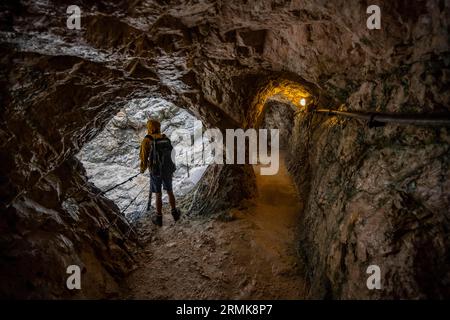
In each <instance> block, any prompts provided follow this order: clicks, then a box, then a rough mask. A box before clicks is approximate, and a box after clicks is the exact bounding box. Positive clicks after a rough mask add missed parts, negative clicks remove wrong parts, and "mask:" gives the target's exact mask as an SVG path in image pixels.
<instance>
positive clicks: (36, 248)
mask: <svg viewBox="0 0 450 320" xmlns="http://www.w3.org/2000/svg"><path fill="white" fill-rule="evenodd" d="M98 192H99V190H98V189H95V188H93V187H92V186H91V185H90V184H88V183H87V178H86V177H85V172H84V169H83V167H82V166H81V164H80V162H79V161H78V160H76V159H72V160H70V161H67V162H65V163H64V165H62V166H60V167H59V168H58V169H56V170H55V171H53V172H52V173H51V174H49V175H47V176H46V177H45V178H43V179H42V180H41V181H40V182H39V183H38V184H37V185H36V186H35V187H34V188H33V189H32V190H31V191H30V192H28V193H27V194H26V195H24V196H20V197H18V198H17V199H16V200H14V201H13V203H12V205H11V206H10V207H9V208H8V209H6V210H5V211H2V220H1V224H0V228H1V233H0V251H1V252H2V254H1V256H0V281H1V286H0V296H1V297H3V298H22V299H23V298H27V299H54V298H104V297H114V296H115V295H116V294H117V293H118V291H119V285H118V280H119V279H120V278H121V277H122V276H123V275H124V274H125V273H126V272H128V270H129V269H130V267H131V266H132V263H133V258H132V256H131V253H130V252H131V249H132V246H134V244H133V242H132V241H130V240H128V238H129V239H131V240H132V239H133V238H134V234H133V233H130V231H129V228H128V226H127V224H126V223H125V222H124V220H123V217H122V218H121V217H120V215H119V211H118V208H117V207H116V205H115V204H114V203H113V202H112V201H110V200H107V199H105V198H103V197H98V198H95V197H94V196H95V194H96V193H98ZM70 265H77V266H79V267H80V269H81V290H68V289H67V287H66V279H67V278H68V277H69V274H67V272H66V271H67V268H68V266H70Z"/></svg>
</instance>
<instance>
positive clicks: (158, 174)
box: [140, 119, 180, 227]
mask: <svg viewBox="0 0 450 320" xmlns="http://www.w3.org/2000/svg"><path fill="white" fill-rule="evenodd" d="M172 150H173V147H172V143H171V141H170V139H169V138H168V137H167V136H166V135H165V134H161V124H160V123H159V121H156V120H152V119H150V120H148V121H147V135H146V136H145V138H144V139H143V140H142V142H141V148H140V160H141V166H140V169H141V173H144V172H145V170H147V168H148V169H149V172H150V195H149V197H151V194H152V193H154V194H155V197H156V201H155V202H156V214H154V215H153V216H152V218H151V219H152V222H153V223H154V224H155V225H157V226H160V227H161V226H162V193H161V186H162V187H164V190H166V191H167V195H168V196H169V203H170V207H171V208H172V211H171V213H172V217H173V219H174V220H175V221H178V219H179V218H180V211H179V210H178V209H177V207H176V204H175V196H174V194H173V190H172V176H173V173H174V171H175V169H176V168H175V164H174V163H173V160H172ZM149 203H150V199H149Z"/></svg>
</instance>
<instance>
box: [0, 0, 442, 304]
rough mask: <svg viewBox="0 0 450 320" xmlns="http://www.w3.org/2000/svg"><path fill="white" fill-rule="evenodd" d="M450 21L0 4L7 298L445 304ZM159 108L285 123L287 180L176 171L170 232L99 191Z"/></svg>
mask: <svg viewBox="0 0 450 320" xmlns="http://www.w3.org/2000/svg"><path fill="white" fill-rule="evenodd" d="M372 4H376V5H378V6H379V7H380V9H381V28H380V29H369V28H368V27H367V19H368V18H369V16H370V14H368V13H367V8H368V6H369V5H372ZM70 5H77V6H78V7H79V8H80V10H81V14H80V18H81V20H80V29H70V28H68V24H67V20H68V18H69V17H70V13H68V12H67V9H68V7H69V6H70ZM449 21H450V3H449V2H448V1H445V0H420V1H419V0H414V1H403V0H402V1H385V0H378V1H376V3H371V2H367V1H350V2H349V1H344V0H336V1H325V0H298V1H297V0H248V1H234V0H231V1H221V0H195V1H187V0H174V1H172V0H167V1H166V0H164V1H163V0H161V1H160V0H154V1H152V0H138V1H110V0H100V1H92V0H76V1H75V0H74V1H53V0H45V1H44V0H37V1H29V0H21V1H2V3H1V4H0V43H1V46H0V52H1V56H0V66H1V68H0V84H1V86H0V102H1V103H0V107H1V113H0V124H1V125H0V137H1V139H0V141H1V147H0V197H1V201H0V297H2V298H3V297H5V298H25V299H43V298H50V299H60V298H73V299H77V298H89V299H95V298H160V299H167V298H169V299H170V298H191V299H195V298H197V299H200V298H202V299H203V298H210V299H211V298H224V299H227V298H247V299H253V298H261V299H264V298H288V299H443V298H449V297H450V210H449V208H450V152H449V151H450V132H449V122H450V121H448V119H449V115H450V93H449V90H448V88H449V87H450V83H449V82H450V81H449V79H450V67H449V66H450V51H449ZM179 108H181V109H182V110H180V109H179ZM324 109H331V110H335V111H336V110H337V111H341V112H353V113H358V114H365V115H369V116H370V117H371V118H370V119H369V121H366V120H361V119H356V118H351V117H343V116H339V115H336V114H333V113H331V112H328V113H327V112H319V110H324ZM377 114H387V115H397V116H402V117H410V118H420V117H434V119H440V120H441V122H439V123H438V124H437V125H430V124H428V125H418V124H417V123H411V122H407V123H398V122H397V123H396V122H393V123H380V122H377V121H374V120H376V118H375V116H376V115H377ZM148 117H157V118H158V117H159V119H160V120H163V130H166V131H168V132H171V130H172V129H171V126H172V127H173V128H180V127H185V128H188V129H191V128H192V121H194V120H195V119H198V120H200V121H201V122H202V123H203V126H204V128H205V129H206V128H217V129H219V130H220V131H221V132H225V130H226V129H244V130H246V129H251V128H256V129H263V128H267V129H279V130H280V131H279V132H280V133H279V134H280V146H281V149H282V150H281V159H282V160H283V165H281V166H280V167H281V170H280V173H279V175H276V176H274V177H272V178H270V177H269V178H268V177H266V178H264V176H261V175H260V173H259V170H258V166H256V165H255V166H252V165H251V164H210V165H209V166H208V167H206V166H200V165H199V166H197V167H196V169H197V170H198V172H197V174H196V175H194V176H195V177H196V179H192V180H184V178H183V177H184V176H185V175H186V174H187V171H186V170H187V168H182V167H181V166H180V167H179V170H181V171H179V172H178V174H179V175H178V178H177V179H178V180H177V181H178V182H179V184H178V185H179V186H180V190H182V191H183V192H181V191H180V193H178V196H179V197H178V198H179V203H180V207H181V209H182V212H183V217H182V219H181V221H179V222H177V223H173V222H172V221H171V220H170V219H171V218H167V219H168V223H167V224H165V226H164V227H163V228H162V229H157V228H155V227H154V226H151V223H150V222H149V221H150V219H149V216H148V214H150V213H149V212H147V213H144V214H139V215H133V214H132V213H133V212H135V211H138V209H137V208H138V207H140V206H142V205H143V204H145V202H146V199H145V197H144V198H143V199H142V198H141V199H140V202H139V203H138V205H137V206H136V208H133V207H130V210H129V211H127V212H124V210H123V209H124V207H125V206H126V203H128V202H129V200H131V199H133V198H134V197H135V192H136V191H135V190H131V189H130V187H129V186H128V187H127V185H124V187H123V188H120V189H116V190H115V193H114V194H102V191H104V190H105V188H108V187H110V186H111V185H114V183H119V182H121V181H122V180H123V178H127V177H128V176H130V175H132V174H135V173H138V166H139V142H140V140H141V139H142V138H143V137H144V135H145V125H146V120H147V118H148ZM166 120H167V121H168V122H167V123H165V122H164V121H166ZM171 121H172V122H171ZM284 164H285V165H284ZM191 169H192V168H191ZM194 169H195V168H194ZM203 171H204V172H203ZM139 179H141V180H139V181H140V182H139V183H141V185H142V186H144V185H145V183H148V177H146V176H140V177H139ZM197 180H199V181H197ZM183 188H184V189H183ZM147 192H148V191H145V193H147ZM129 214H131V216H133V217H134V218H136V219H134V218H133V219H130V215H129ZM166 216H167V217H169V216H170V215H168V214H165V217H166ZM164 259H165V260H164ZM202 259H203V260H202ZM201 261H203V264H202V262H201ZM199 264H200V265H199ZM70 265H78V266H80V267H81V270H82V289H81V290H69V289H68V288H67V286H66V279H67V277H68V274H67V267H68V266H70ZM167 265H171V268H172V269H167V270H165V271H164V272H165V274H164V273H158V272H159V271H161V270H162V269H165V268H166V266H167ZM372 265H376V266H379V268H380V270H381V289H375V290H370V289H369V288H368V286H367V279H368V277H369V276H370V274H368V273H367V272H366V271H367V269H368V267H369V266H372ZM177 268H178V269H177ZM152 272H153V273H152ZM171 272H173V273H171ZM177 272H179V274H180V275H183V276H184V278H183V279H184V280H183V287H181V288H180V290H179V291H178V292H170V290H168V289H167V288H166V287H164V286H165V285H164V284H165V283H166V282H167V287H169V286H170V283H171V282H170V281H171V280H170V275H171V274H177ZM150 273H151V274H152V276H148V277H146V276H145V275H147V274H150ZM190 274H196V275H195V276H192V277H191V278H190V276H189V275H190ZM152 277H155V278H152ZM165 281H166V282H165ZM161 283H162V284H163V285H160V284H161ZM158 286H159V287H158Z"/></svg>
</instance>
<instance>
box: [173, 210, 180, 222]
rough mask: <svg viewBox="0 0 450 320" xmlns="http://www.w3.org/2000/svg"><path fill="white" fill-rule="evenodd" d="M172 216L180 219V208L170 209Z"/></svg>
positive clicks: (174, 218)
mask: <svg viewBox="0 0 450 320" xmlns="http://www.w3.org/2000/svg"><path fill="white" fill-rule="evenodd" d="M172 217H173V220H175V221H178V220H179V219H180V210H178V209H177V208H175V209H172Z"/></svg>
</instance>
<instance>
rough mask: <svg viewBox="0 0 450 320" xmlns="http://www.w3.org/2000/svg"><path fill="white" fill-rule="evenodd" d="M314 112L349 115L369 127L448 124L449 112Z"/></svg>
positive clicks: (324, 110)
mask: <svg viewBox="0 0 450 320" xmlns="http://www.w3.org/2000/svg"><path fill="white" fill-rule="evenodd" d="M313 112H315V113H323V114H328V115H333V116H334V115H336V116H343V117H349V118H354V119H360V120H365V121H368V122H369V127H378V126H383V125H384V124H385V123H396V124H400V125H408V124H410V125H417V126H439V127H442V126H450V114H435V115H423V114H416V115H414V114H411V115H407V114H386V113H363V112H355V111H339V110H333V109H315V110H313Z"/></svg>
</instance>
